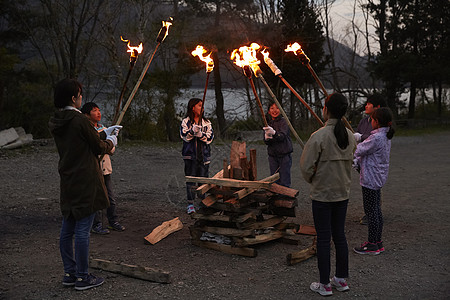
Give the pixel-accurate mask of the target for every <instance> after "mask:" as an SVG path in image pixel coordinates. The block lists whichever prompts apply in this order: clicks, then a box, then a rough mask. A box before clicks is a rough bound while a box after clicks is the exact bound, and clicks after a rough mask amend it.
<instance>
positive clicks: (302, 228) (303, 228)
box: [294, 225, 317, 235]
mask: <svg viewBox="0 0 450 300" xmlns="http://www.w3.org/2000/svg"><path fill="white" fill-rule="evenodd" d="M294 232H295V233H296V234H305V235H317V232H316V228H315V227H314V226H311V225H299V228H298V230H296V231H294Z"/></svg>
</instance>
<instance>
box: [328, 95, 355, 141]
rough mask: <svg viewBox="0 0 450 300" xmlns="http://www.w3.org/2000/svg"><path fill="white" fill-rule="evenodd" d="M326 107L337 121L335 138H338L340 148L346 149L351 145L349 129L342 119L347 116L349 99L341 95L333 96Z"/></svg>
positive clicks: (329, 98)
mask: <svg viewBox="0 0 450 300" xmlns="http://www.w3.org/2000/svg"><path fill="white" fill-rule="evenodd" d="M325 106H326V108H327V110H328V112H329V113H330V115H331V116H332V117H333V118H336V119H337V123H336V125H335V126H334V136H335V137H336V141H337V144H338V146H339V148H341V149H345V148H347V146H348V145H349V141H348V132H347V128H346V127H345V125H344V122H342V117H343V116H344V115H345V112H346V111H347V107H348V101H347V98H345V96H344V95H342V94H339V93H333V94H331V95H330V96H329V97H328V99H327V101H326V102H325Z"/></svg>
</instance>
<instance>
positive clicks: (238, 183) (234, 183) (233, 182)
mask: <svg viewBox="0 0 450 300" xmlns="http://www.w3.org/2000/svg"><path fill="white" fill-rule="evenodd" d="M185 178H186V182H199V183H207V184H215V185H220V186H228V187H236V188H245V187H246V188H256V189H261V188H264V189H270V185H271V184H272V183H270V182H261V181H248V180H237V179H231V178H207V177H194V176H185Z"/></svg>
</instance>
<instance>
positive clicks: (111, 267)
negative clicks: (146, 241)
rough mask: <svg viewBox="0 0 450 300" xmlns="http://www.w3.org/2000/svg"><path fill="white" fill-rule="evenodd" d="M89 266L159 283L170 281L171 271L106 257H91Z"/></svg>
mask: <svg viewBox="0 0 450 300" xmlns="http://www.w3.org/2000/svg"><path fill="white" fill-rule="evenodd" d="M89 266H90V267H92V268H95V269H100V270H104V271H108V272H112V273H118V274H122V275H125V276H129V277H133V278H138V279H142V280H147V281H153V282H159V283H170V274H169V272H166V271H161V270H156V269H152V268H149V267H142V266H135V265H128V264H123V263H117V262H112V261H109V260H104V259H90V260H89Z"/></svg>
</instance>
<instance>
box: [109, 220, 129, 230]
mask: <svg viewBox="0 0 450 300" xmlns="http://www.w3.org/2000/svg"><path fill="white" fill-rule="evenodd" d="M108 228H109V229H112V230H115V231H124V230H125V226H122V225H120V223H119V222H117V221H116V222H113V223H112V224H109V226H108Z"/></svg>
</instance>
